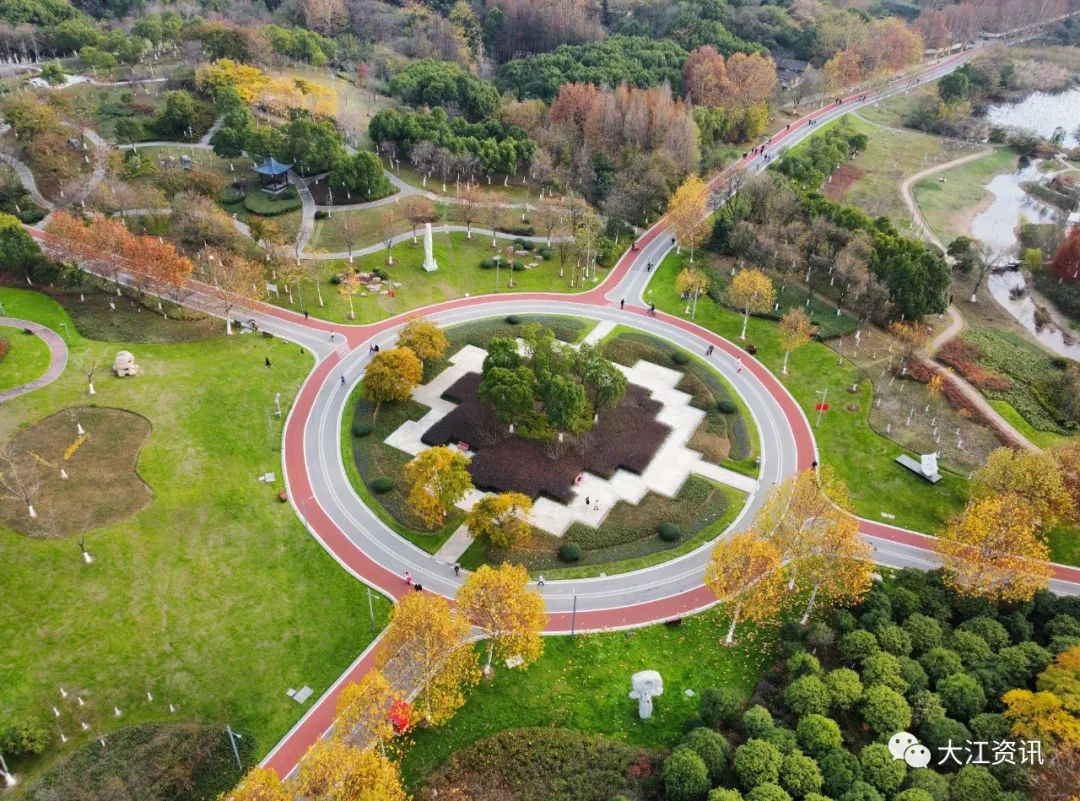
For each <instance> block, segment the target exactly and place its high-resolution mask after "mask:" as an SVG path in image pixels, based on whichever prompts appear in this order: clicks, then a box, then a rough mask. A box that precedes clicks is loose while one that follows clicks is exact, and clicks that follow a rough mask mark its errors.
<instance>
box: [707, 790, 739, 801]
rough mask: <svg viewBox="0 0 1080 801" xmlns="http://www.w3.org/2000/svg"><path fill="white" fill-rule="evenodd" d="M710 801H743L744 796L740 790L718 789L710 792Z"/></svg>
mask: <svg viewBox="0 0 1080 801" xmlns="http://www.w3.org/2000/svg"><path fill="white" fill-rule="evenodd" d="M708 801H743V794H742V793H740V792H739V791H738V790H729V789H727V788H725V787H717V788H716V789H715V790H712V791H710V792H709V798H708Z"/></svg>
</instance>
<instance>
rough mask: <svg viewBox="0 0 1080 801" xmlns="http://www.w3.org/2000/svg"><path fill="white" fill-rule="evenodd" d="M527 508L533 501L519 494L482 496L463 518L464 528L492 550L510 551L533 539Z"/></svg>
mask: <svg viewBox="0 0 1080 801" xmlns="http://www.w3.org/2000/svg"><path fill="white" fill-rule="evenodd" d="M530 509H532V499H531V498H530V497H529V496H528V495H524V494H522V493H520V492H502V493H499V494H498V495H485V496H484V497H483V498H481V499H480V500H479V501H477V502H476V503H475V504H474V505H473V508H472V509H470V510H469V512H468V514H467V515H465V526H466V527H467V528H468V529H469V533H470V534H472V535H473V537H475V538H476V539H478V540H481V541H483V542H486V543H488V544H489V545H491V546H493V547H495V548H503V549H505V548H513V547H515V546H517V545H522V544H524V543H526V542H528V540H529V537H531V536H532V525H531V524H530V523H529V520H528V514H529V510H530Z"/></svg>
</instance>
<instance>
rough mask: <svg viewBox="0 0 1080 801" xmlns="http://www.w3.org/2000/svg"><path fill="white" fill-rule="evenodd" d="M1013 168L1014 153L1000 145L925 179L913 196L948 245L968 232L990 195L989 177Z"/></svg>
mask: <svg viewBox="0 0 1080 801" xmlns="http://www.w3.org/2000/svg"><path fill="white" fill-rule="evenodd" d="M1014 169H1016V154H1015V153H1013V152H1012V151H1011V150H1009V149H1008V148H1004V147H999V148H997V149H996V150H995V151H994V152H993V153H992V154H990V155H988V156H985V157H983V158H979V159H975V160H974V161H969V162H968V163H967V164H961V165H960V166H959V167H954V168H953V169H951V170H946V171H945V172H942V173H939V174H937V175H933V176H930V177H929V178H924V179H923V180H921V181H919V182H917V183H916V184H915V186H914V187H913V188H912V195H913V196H914V198H915V202H916V203H918V204H919V210H920V211H922V213H923V216H924V217H925V218H926V222H927V224H928V225H929V226H930V227H931V228H932V229H933V230H934V233H936V234H937V235H938V236H939V237H940V238H941V240H942V241H943V242H945V243H946V244H947V243H949V242H951V241H952V240H953V239H955V238H956V237H958V236H960V235H962V234H966V233H967V230H968V225H969V224H970V222H971V217H972V216H974V214H975V212H976V209H977V208H978V206H979V205H980V204H981V203H982V202H983V201H984V199H985V198H987V197H989V190H987V189H986V185H987V184H988V183H989V182H990V180H991V179H992V178H993V177H994V176H995V175H999V174H1001V173H1006V172H1011V171H1012V170H1014ZM940 178H944V179H945V181H944V182H942V181H940V180H939V179H940Z"/></svg>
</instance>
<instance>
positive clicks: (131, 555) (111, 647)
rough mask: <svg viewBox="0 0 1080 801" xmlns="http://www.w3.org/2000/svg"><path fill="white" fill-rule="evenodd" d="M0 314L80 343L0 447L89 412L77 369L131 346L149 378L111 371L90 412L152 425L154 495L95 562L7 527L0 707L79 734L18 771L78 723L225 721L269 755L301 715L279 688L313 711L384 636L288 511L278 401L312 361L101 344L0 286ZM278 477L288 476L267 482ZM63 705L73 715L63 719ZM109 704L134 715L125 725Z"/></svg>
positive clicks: (145, 467)
mask: <svg viewBox="0 0 1080 801" xmlns="http://www.w3.org/2000/svg"><path fill="white" fill-rule="evenodd" d="M0 302H3V304H4V308H5V310H6V312H7V313H8V314H10V315H13V316H17V317H23V318H26V319H32V320H36V321H38V322H41V323H44V324H46V325H49V326H50V327H52V328H53V329H54V330H60V329H59V323H60V322H62V321H63V322H66V323H67V324H68V326H69V328H70V330H71V331H72V340H73V341H72V366H71V367H69V368H68V370H67V371H66V372H65V373H64V375H63V376H62V377H61V378H60V379H59V380H58V381H57V382H55V383H53V384H52V385H50V386H49V387H47V388H45V389H42V390H39V391H37V392H34V393H31V394H29V395H25V396H23V397H21V398H17V399H15V400H13V401H11V402H9V403H6V404H4V405H3V406H2V407H0V437H3V438H6V437H7V436H9V435H10V434H11V433H12V432H13V431H15V430H16V429H18V428H19V427H20V426H21V425H24V424H27V423H32V422H34V421H36V420H38V419H40V418H42V417H44V416H46V415H48V414H51V413H53V412H54V411H56V410H59V409H63V408H67V407H71V406H77V405H79V404H83V403H86V402H87V400H88V399H87V396H86V395H85V386H86V382H85V378H84V377H83V376H82V374H81V373H80V372H79V370H78V369H77V368H76V367H75V366H74V365H77V364H78V363H79V362H80V360H82V359H84V358H85V357H88V356H94V357H96V358H97V359H98V362H99V364H109V363H111V360H112V357H113V356H114V355H115V353H116V352H117V351H118V350H121V349H129V350H131V351H132V352H133V353H134V354H135V357H136V360H137V362H138V363H139V365H140V368H141V373H140V375H139V376H138V377H136V378H126V379H118V378H114V377H112V376H111V375H110V374H109V373H108V371H107V370H99V371H98V374H97V375H96V376H95V387H96V388H97V390H98V392H97V395H96V396H95V397H94V398H93V400H94V402H95V403H96V404H98V405H99V406H103V407H116V408H123V409H127V410H130V411H132V412H136V413H139V414H142V415H144V416H145V417H146V418H147V419H148V420H149V421H150V424H151V426H152V433H151V436H150V440H149V442H148V443H147V444H146V446H145V447H144V448H143V450H142V453H141V456H140V459H139V463H138V470H139V473H140V475H141V477H142V478H143V480H144V481H146V482H147V483H148V484H149V485H150V487H151V488H152V490H153V493H154V499H153V501H152V502H151V503H150V505H149V506H147V507H145V508H143V509H142V510H141V511H139V512H138V513H136V514H135V515H134V516H133V517H131V518H129V519H127V520H124V521H121V522H118V523H115V524H112V525H109V526H107V527H105V528H103V529H100V530H97V531H93V532H91V533H90V534H89V535H88V536H87V538H86V547H87V548H88V550H89V551H90V552H91V553H92V554H93V555H94V557H95V561H94V563H93V564H92V565H86V564H84V563H83V562H82V560H81V559H80V558H79V550H78V548H77V545H76V542H75V541H74V540H73V539H72V540H31V539H28V538H26V537H24V536H22V535H19V534H15V533H13V532H11V531H9V530H6V529H0V551H2V552H3V554H4V562H5V567H4V577H5V578H4V590H3V592H2V593H0V618H3V619H5V620H8V621H19V624H18V625H11V626H9V627H8V630H7V632H6V635H5V637H4V644H3V645H2V646H0V664H2V665H3V681H0V709H3V710H4V713H5V715H4V716H5V717H6V716H7V715H11V716H13V717H20V716H31V717H36V718H40V719H41V720H42V722H43V723H44V724H45V725H47V726H48V727H49V728H50V729H52V728H53V727H54V725H55V724H56V723H58V724H59V725H60V726H61V727H62V730H63V731H64V733H65V734H67V736H68V737H69V738H70V740H69V743H68V745H67V746H66V747H61V746H60V745H59V743H58V742H54V743H52V744H51V745H50V748H49V751H48V752H47V754H46V756H45V757H44V758H43V760H40V761H39V764H32V765H19V766H17V768H16V769H17V770H20V771H22V772H24V773H28V774H30V775H31V776H32V775H33V774H34V773H35V772H36V771H37V770H39V769H40V768H41V767H42V764H40V763H41V762H48V761H51V760H52V759H53V758H54V757H55V756H57V755H58V754H59V753H61V752H63V751H67V750H70V749H71V748H72V747H75V746H78V745H80V744H82V743H84V742H87V739H88V738H87V736H86V735H85V734H83V733H82V732H81V731H80V727H79V725H78V722H77V720H76V718H75V716H76V714H77V716H78V718H79V719H83V720H86V722H88V723H89V724H90V731H89V734H90V735H96V734H98V733H105V732H108V731H110V730H112V729H114V728H116V727H117V726H120V725H125V724H132V723H139V722H145V721H158V720H170V721H179V720H193V721H199V722H216V723H231V725H232V726H234V727H236V728H238V729H239V730H241V731H242V732H244V734H245V736H247V737H249V738H250V739H251V740H252V741H253V742H254V746H255V747H254V748H253V751H254V753H255V754H257V755H261V754H264V753H265V752H266V751H267V750H268V749H269V748H270V747H271V746H272V745H273V743H274V742H275V741H276V740H277V739H278V738H279V737H280V736H281V735H282V734H284V733H285V731H287V729H288V728H289V727H290V726H291V725H292V724H293V723H294V722H295V721H296V720H297V719H298V718H299V717H300V715H301V714H302V713H303V711H304V707H301V706H299V705H298V704H296V702H294V701H293V700H291V699H290V698H289V697H287V696H286V694H285V691H286V690H287V689H289V688H290V687H292V688H299V687H302V686H303V685H305V684H306V685H308V686H310V687H312V688H313V689H314V690H315V694H316V697H317V696H318V694H319V693H321V692H322V691H323V690H325V689H326V687H328V686H329V684H330V683H331V682H332V681H333V680H334V679H336V678H337V676H338V675H340V673H341V671H342V670H343V669H344V668H345V667H346V666H348V664H349V663H350V662H351V661H352V660H353V659H354V658H355V657H356V655H357V654H358V653H359V652H360V651H361V650H362V649H363V648H364V647H365V646H366V645H367V643H368V642H370V640H371V638H372V636H373V634H372V631H371V627H370V624H369V621H368V616H367V613H366V609H367V598H368V595H367V592H366V590H365V588H364V586H363V585H362V584H360V583H359V582H357V581H356V580H355V579H354V578H352V577H351V576H350V575H348V574H347V573H346V572H345V571H344V570H342V569H341V568H340V566H339V565H338V564H337V563H336V562H335V561H334V560H333V559H332V558H331V557H330V556H329V555H327V554H326V553H325V552H324V551H323V549H322V547H321V546H320V545H319V544H318V543H317V542H316V541H315V540H314V539H313V538H312V537H311V536H310V535H309V534H308V533H307V532H306V531H305V530H304V527H303V526H302V525H301V523H300V522H299V521H298V520H297V518H296V516H295V514H294V513H293V511H292V509H291V507H290V506H288V505H286V504H283V503H280V502H279V501H278V500H277V497H276V493H277V491H278V490H279V489H281V486H282V483H281V461H280V460H281V455H280V453H279V452H278V450H277V448H278V447H279V445H280V436H281V421H280V419H278V418H276V417H274V416H273V415H272V412H273V409H274V393H275V392H280V393H281V395H282V406H283V411H285V412H287V411H288V407H289V403H290V402H291V400H292V398H293V397H294V395H295V392H296V390H297V388H298V386H299V385H300V383H301V381H302V380H303V378H304V376H305V375H306V373H307V371H308V370H309V369H310V367H311V359H310V356H307V355H301V351H300V349H299V348H297V347H296V346H295V345H292V344H289V343H286V342H284V341H283V340H278V339H266V338H263V337H260V336H253V335H246V336H234V337H231V338H226V337H225V336H217V337H214V338H211V339H204V340H202V341H198V342H185V343H178V344H129V343H124V342H110V343H104V342H96V341H91V340H87V339H84V338H83V337H82V336H81V335H80V334H79V333H78V332H77V331H76V329H75V327H74V325H73V323H72V321H71V319H70V318H69V317H68V316H67V314H66V313H65V312H64V311H63V310H62V309H61V308H60V307H59V306H58V305H56V304H55V303H54V302H53V301H52V300H50V299H48V298H46V297H44V296H43V295H40V294H37V293H33V292H29V291H23V290H14V289H0ZM118 313H120V312H118ZM176 324H177V325H178V326H179V325H185V324H184V323H179V322H178V323H176ZM266 357H269V358H270V359H271V361H272V364H273V366H272V367H271V368H270V369H267V368H266V367H264V358H266ZM268 412H270V413H271V416H270V417H269V418H268ZM268 420H269V424H268ZM73 431H74V429H73ZM89 435H90V436H91V437H92V436H94V432H93V431H90V432H89ZM267 471H272V472H274V473H276V474H277V480H276V481H275V482H273V483H271V484H269V485H267V484H262V483H258V482H257V481H256V477H257V476H259V475H260V474H262V473H265V472H267ZM375 609H376V613H377V621H376V625H377V626H381V625H382V624H383V621H384V620H385V617H386V614H387V611H388V603H387V602H386V601H384V600H383V599H381V598H379V599H377V601H376V607H375ZM58 687H64V688H65V689H68V690H74V691H78V692H79V693H80V694H82V695H83V696H84V698H85V699H86V706H85V707H83V708H78V711H77V712H75V709H76V708H75V707H73V706H72V705H71V704H70V703H68V702H64V701H62V700H61V698H60V695H59V691H58ZM147 692H150V693H152V695H153V698H154V700H153V701H152V702H151V701H149V700H148V699H147V697H146V694H147ZM169 703H173V704H175V705H176V706H177V711H176V713H175V714H170V713H169V711H168V709H167V704H169ZM53 704H56V705H57V706H59V707H60V708H61V712H62V715H61V717H60V718H59V720H57V721H54V719H53V717H52V714H51V713H50V712H49V709H50V707H51V706H52V705H53ZM113 705H116V706H118V707H119V708H120V709H121V710H123V717H121V718H119V719H117V718H115V717H113V714H112V708H113Z"/></svg>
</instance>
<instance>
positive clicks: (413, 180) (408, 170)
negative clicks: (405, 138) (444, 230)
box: [394, 160, 547, 203]
mask: <svg viewBox="0 0 1080 801" xmlns="http://www.w3.org/2000/svg"><path fill="white" fill-rule="evenodd" d="M394 175H396V176H397V177H398V178H400V179H401V180H403V181H404V182H405V183H407V184H410V185H411V186H415V187H416V188H418V189H426V190H427V191H428V192H433V193H435V194H436V195H440V196H442V197H447V198H452V197H453V196H454V192H455V190H456V185H455V184H454V177H453V176H450V177H449V178H448V180H447V181H446V192H445V193H444V192H443V191H442V187H443V184H442V176H440V175H439V173H438V172H434V173H432V175H431V177H430V178H428V180H427V186H424V174H423V173H422V172H420V171H419V170H417V169H415V168H413V167H412V166H411V165H409V164H408V163H407V162H405V161H404V160H403V161H402V162H401V167H400V168H399V169H397V170H394ZM466 177H468V176H466ZM505 178H506V176H505V175H503V174H498V175H492V176H491V183H490V184H489V183H488V181H487V176H486V175H477V176H476V181H477V183H478V184H479V186H478V188H479V189H480V191H482V192H491V193H493V194H494V195H496V196H497V197H498V198H499V200H500V201H502V202H503V203H526V202H527V203H540V202H541V200H540V190H539V188H537V187H536V186H533V185H532V184H530V183H524V184H523V183H522V182H521V178H522V176H521V175H511V176H510V181H509V184H508V185H507V186H503V180H504V179H505ZM526 180H528V179H527V178H526ZM462 186H464V183H463V184H462ZM544 200H547V195H546V194H545V195H544Z"/></svg>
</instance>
